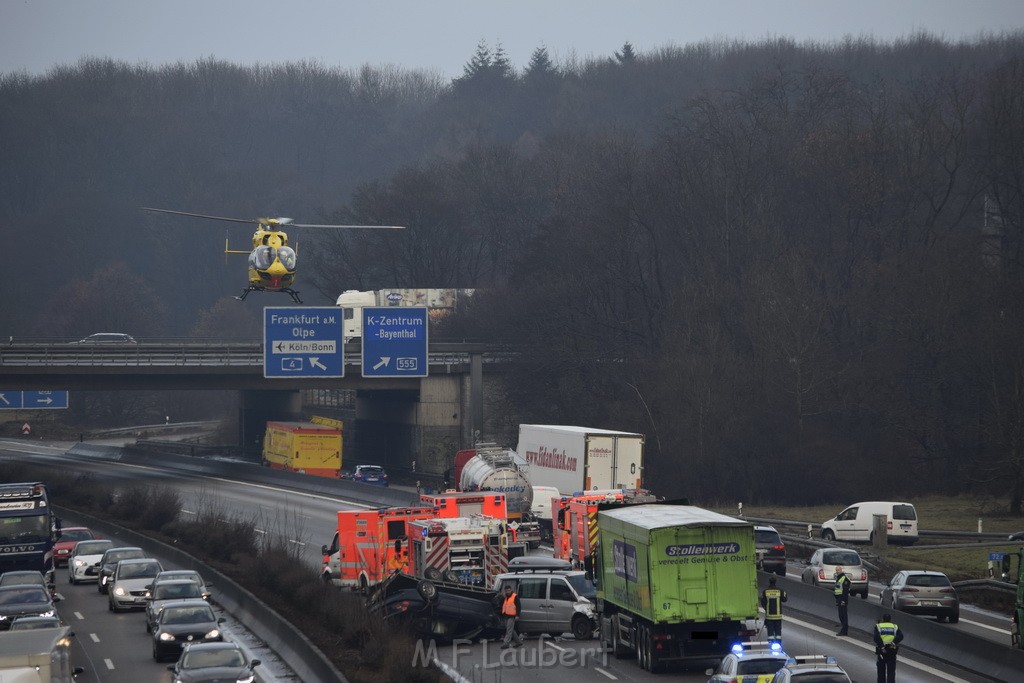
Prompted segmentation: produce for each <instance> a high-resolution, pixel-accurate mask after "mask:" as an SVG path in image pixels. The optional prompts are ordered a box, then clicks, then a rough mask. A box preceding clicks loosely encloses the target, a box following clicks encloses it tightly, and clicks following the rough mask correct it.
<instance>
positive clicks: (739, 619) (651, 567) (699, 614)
mask: <svg viewBox="0 0 1024 683" xmlns="http://www.w3.org/2000/svg"><path fill="white" fill-rule="evenodd" d="M598 529H599V541H600V546H601V551H600V552H601V566H600V581H599V586H598V599H599V605H601V606H602V611H603V612H605V613H607V614H609V615H611V614H614V615H618V617H617V618H618V621H617V622H616V623H619V624H627V623H628V624H629V625H630V626H629V628H630V629H631V630H632V631H638V630H640V631H642V630H644V629H646V636H647V637H649V638H653V639H655V640H656V639H657V638H658V637H659V634H660V635H662V636H664V638H665V639H666V641H671V642H665V643H663V645H664V648H663V650H664V651H663V652H662V653H661V654H662V660H664V661H668V660H672V659H685V658H687V657H689V656H691V655H692V656H703V655H706V654H708V653H709V652H713V653H717V652H722V654H725V653H727V652H728V648H729V647H731V645H732V642H734V641H735V639H738V638H740V637H741V635H740V634H741V633H742V632H743V630H744V629H745V628H746V626H747V623H746V622H747V620H755V619H756V618H757V615H758V589H757V568H756V562H755V559H756V558H755V556H756V553H755V546H754V528H753V525H752V524H749V523H747V522H744V521H743V520H739V519H736V518H734V517H728V516H726V515H721V514H718V513H715V512H711V511H709V510H704V509H702V508H697V507H693V506H688V505H657V504H651V505H636V506H630V507H627V508H623V509H618V510H606V511H601V512H599V513H598ZM641 627H642V628H641ZM630 639H631V636H630V634H629V633H625V632H623V635H622V640H623V641H624V642H628V641H629V640H630ZM705 641H706V642H705ZM656 649H657V648H655V650H656ZM670 650H671V652H670Z"/></svg>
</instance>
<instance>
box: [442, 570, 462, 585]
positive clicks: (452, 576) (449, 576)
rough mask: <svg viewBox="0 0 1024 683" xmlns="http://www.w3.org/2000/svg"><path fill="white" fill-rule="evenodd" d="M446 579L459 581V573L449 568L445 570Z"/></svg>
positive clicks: (450, 581)
mask: <svg viewBox="0 0 1024 683" xmlns="http://www.w3.org/2000/svg"><path fill="white" fill-rule="evenodd" d="M444 580H445V581H447V582H448V583H458V582H459V575H458V574H456V573H455V572H453V571H452V570H451V569H447V570H445V572H444Z"/></svg>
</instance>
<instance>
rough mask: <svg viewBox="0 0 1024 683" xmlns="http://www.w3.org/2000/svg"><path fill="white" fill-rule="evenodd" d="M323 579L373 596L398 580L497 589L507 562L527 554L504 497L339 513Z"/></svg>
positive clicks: (439, 499)
mask: <svg viewBox="0 0 1024 683" xmlns="http://www.w3.org/2000/svg"><path fill="white" fill-rule="evenodd" d="M337 515H338V528H337V531H336V532H335V534H334V538H333V540H332V541H331V544H330V545H325V546H322V547H321V549H320V550H321V554H322V555H323V569H322V572H321V573H322V576H323V578H324V580H327V581H330V582H331V583H333V584H334V585H336V586H344V587H348V588H353V589H357V590H366V589H368V588H369V587H370V586H375V585H377V584H378V583H380V582H381V581H383V580H384V579H386V578H387V577H388V576H390V575H391V574H393V573H395V572H402V573H405V574H411V575H414V576H422V577H424V578H429V579H432V580H436V581H440V580H447V581H450V582H452V583H466V584H471V585H480V586H484V587H487V588H490V587H491V585H492V583H493V577H495V576H497V575H498V574H500V573H502V572H504V571H506V570H507V568H508V560H509V559H510V558H511V557H517V556H519V555H522V554H525V551H526V547H525V544H523V543H516V542H515V541H514V540H513V539H512V538H511V537H512V535H513V534H512V532H511V531H510V530H509V528H508V523H507V520H506V518H505V496H504V495H503V494H500V493H497V494H495V493H477V494H458V493H454V492H446V493H443V494H437V495H423V496H421V504H420V505H419V506H415V507H405V508H403V507H393V508H381V509H379V510H339V511H338V513H337Z"/></svg>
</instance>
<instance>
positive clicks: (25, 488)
mask: <svg viewBox="0 0 1024 683" xmlns="http://www.w3.org/2000/svg"><path fill="white" fill-rule="evenodd" d="M59 535H60V519H58V518H57V517H56V516H55V515H54V514H53V510H52V509H51V508H50V500H49V497H48V496H47V492H46V484H42V483H40V482H28V483H22V484H0V574H3V573H4V572H8V571H16V570H25V569H27V570H35V571H38V572H42V574H43V575H44V576H46V577H47V578H48V579H52V572H53V544H54V542H55V541H56V540H57V538H58V537H59Z"/></svg>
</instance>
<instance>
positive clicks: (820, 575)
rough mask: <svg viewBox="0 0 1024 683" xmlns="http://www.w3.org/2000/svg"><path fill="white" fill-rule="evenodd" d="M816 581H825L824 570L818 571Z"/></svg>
mask: <svg viewBox="0 0 1024 683" xmlns="http://www.w3.org/2000/svg"><path fill="white" fill-rule="evenodd" d="M818 580H819V581H825V580H826V579H825V570H824V569H819V570H818Z"/></svg>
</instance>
